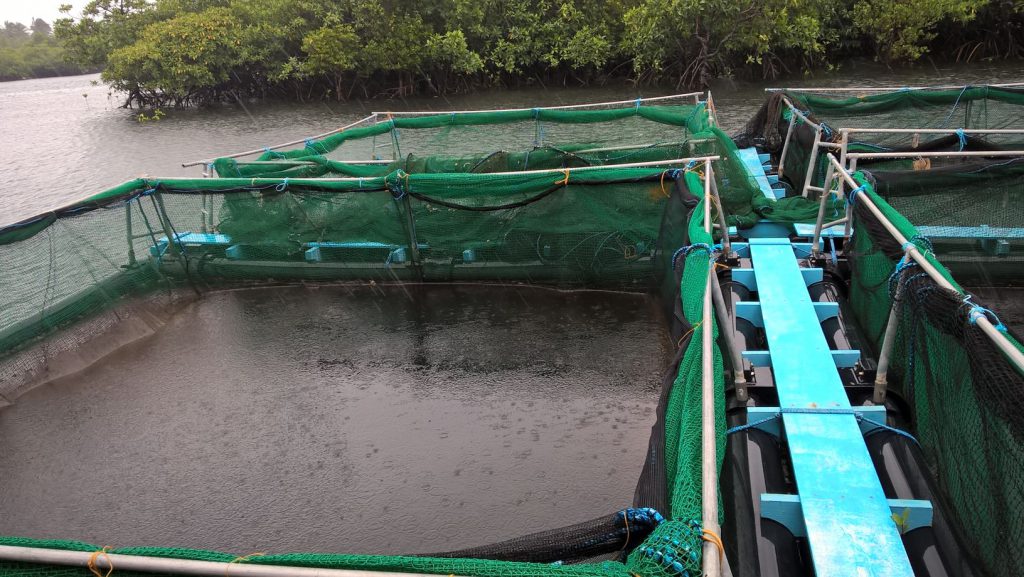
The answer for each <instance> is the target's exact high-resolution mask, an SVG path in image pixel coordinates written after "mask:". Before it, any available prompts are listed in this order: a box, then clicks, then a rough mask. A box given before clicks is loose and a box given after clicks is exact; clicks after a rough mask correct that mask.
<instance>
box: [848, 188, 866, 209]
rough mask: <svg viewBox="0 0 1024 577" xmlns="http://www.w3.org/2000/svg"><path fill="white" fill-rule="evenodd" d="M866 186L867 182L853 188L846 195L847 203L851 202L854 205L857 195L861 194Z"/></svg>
mask: <svg viewBox="0 0 1024 577" xmlns="http://www.w3.org/2000/svg"><path fill="white" fill-rule="evenodd" d="M866 186H867V185H866V184H862V185H860V186H858V187H857V188H855V189H853V190H851V191H850V192H849V194H847V195H846V204H851V205H852V204H854V203H855V202H857V195H858V194H860V193H861V192H862V191H863V190H864V187H866Z"/></svg>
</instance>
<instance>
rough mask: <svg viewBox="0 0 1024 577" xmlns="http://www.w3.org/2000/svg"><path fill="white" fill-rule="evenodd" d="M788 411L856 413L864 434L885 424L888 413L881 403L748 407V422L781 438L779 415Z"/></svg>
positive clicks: (837, 413)
mask: <svg viewBox="0 0 1024 577" xmlns="http://www.w3.org/2000/svg"><path fill="white" fill-rule="evenodd" d="M786 412H792V413H797V412H799V413H822V414H835V415H854V416H856V417H859V419H858V423H859V424H860V430H861V432H862V433H864V434H867V433H869V432H871V431H873V430H875V429H877V428H879V427H881V426H883V425H885V414H886V413H885V407H884V406H881V405H871V406H866V407H854V408H852V409H816V408H806V409H805V408H796V407H787V408H785V409H780V408H779V407H747V422H748V423H754V425H753V427H754V428H755V429H758V430H761V431H764V432H765V433H768V434H769V435H771V436H773V437H775V438H779V437H780V436H781V435H782V430H781V427H780V426H779V424H780V423H781V422H782V419H781V418H778V417H781V416H782V414H783V413H786Z"/></svg>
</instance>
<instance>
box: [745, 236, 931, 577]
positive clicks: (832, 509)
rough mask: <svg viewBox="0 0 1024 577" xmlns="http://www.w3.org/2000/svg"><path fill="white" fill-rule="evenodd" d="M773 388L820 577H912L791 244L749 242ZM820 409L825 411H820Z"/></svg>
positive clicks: (809, 540) (785, 240) (786, 242)
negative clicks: (781, 410) (784, 410)
mask: <svg viewBox="0 0 1024 577" xmlns="http://www.w3.org/2000/svg"><path fill="white" fill-rule="evenodd" d="M750 253H751V258H752V260H753V263H754V266H753V269H754V275H755V277H756V281H757V288H758V293H759V295H760V300H761V313H762V318H763V320H764V327H765V334H766V336H767V340H768V349H769V352H770V353H771V357H772V368H773V371H774V375H775V386H776V389H777V391H778V395H779V404H780V406H782V407H794V408H801V409H809V410H811V411H812V412H800V413H783V416H782V423H783V427H784V429H785V432H786V440H787V443H788V445H789V450H790V455H791V458H792V467H793V474H794V477H795V479H796V485H797V490H798V492H799V494H800V509H801V512H802V514H803V519H804V523H805V525H806V529H807V541H808V544H809V545H810V549H811V558H812V561H813V564H814V569H815V573H816V575H817V576H818V577H869V576H877V577H882V576H885V577H913V570H912V569H911V566H910V561H909V560H908V559H907V554H906V551H905V549H904V548H903V542H902V540H901V539H900V534H899V529H898V528H897V526H896V522H895V521H894V520H893V519H892V517H891V512H890V509H889V505H888V503H887V501H886V498H885V493H884V491H883V490H882V485H881V483H880V482H879V480H878V476H877V474H876V473H875V468H874V465H873V464H872V462H871V457H870V455H869V454H868V450H867V447H866V446H865V444H864V439H863V437H862V433H861V430H860V427H859V425H858V424H857V420H856V418H855V417H854V416H853V415H852V414H849V413H831V414H830V413H828V412H827V411H828V410H829V409H847V410H848V409H850V408H851V406H850V403H849V400H848V399H847V396H846V392H845V391H844V390H843V384H842V381H841V380H840V378H839V374H838V372H837V371H836V365H835V361H834V360H833V358H832V353H831V351H830V350H829V346H828V342H827V341H826V340H825V335H824V333H823V332H822V330H821V325H820V324H819V321H818V315H817V314H816V313H815V310H814V306H813V304H812V302H811V297H810V295H809V294H808V292H807V287H806V285H805V283H804V278H803V275H802V274H801V272H800V268H799V267H798V266H797V261H796V259H795V258H794V256H793V248H792V246H791V245H790V242H789V240H788V239H785V238H774V239H751V240H750ZM815 410H822V412H820V413H816V412H813V411H815Z"/></svg>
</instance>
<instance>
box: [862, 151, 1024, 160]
mask: <svg viewBox="0 0 1024 577" xmlns="http://www.w3.org/2000/svg"><path fill="white" fill-rule="evenodd" d="M976 156H1024V150H961V151H960V152H953V151H930V152H929V151H924V150H919V151H913V150H908V151H905V152H848V153H846V158H918V157H922V158H924V157H930V158H943V157H950V158H952V157H965V158H966V157H976Z"/></svg>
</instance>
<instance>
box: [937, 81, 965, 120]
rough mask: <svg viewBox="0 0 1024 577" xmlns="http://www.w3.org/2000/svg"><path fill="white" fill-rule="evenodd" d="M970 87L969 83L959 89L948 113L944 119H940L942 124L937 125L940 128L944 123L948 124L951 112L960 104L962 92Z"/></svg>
mask: <svg viewBox="0 0 1024 577" xmlns="http://www.w3.org/2000/svg"><path fill="white" fill-rule="evenodd" d="M970 87H971V85H970V84H968V85H967V86H964V87H963V89H962V90H960V94H957V96H956V100H955V101H954V102H953V108H951V109H950V111H949V114H947V115H946V119H945V120H943V121H942V124H941V125H940V126H939V127H940V128H945V127H946V125H947V124H949V120H950V119H951V118H953V113H954V112H956V107H957V106H959V105H960V98H961V97H963V95H964V92H967V89H968V88H970Z"/></svg>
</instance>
